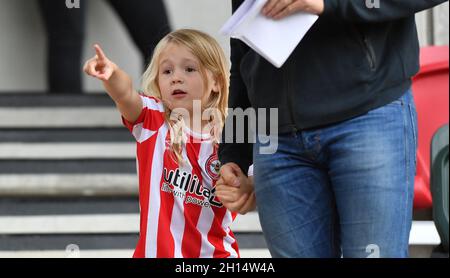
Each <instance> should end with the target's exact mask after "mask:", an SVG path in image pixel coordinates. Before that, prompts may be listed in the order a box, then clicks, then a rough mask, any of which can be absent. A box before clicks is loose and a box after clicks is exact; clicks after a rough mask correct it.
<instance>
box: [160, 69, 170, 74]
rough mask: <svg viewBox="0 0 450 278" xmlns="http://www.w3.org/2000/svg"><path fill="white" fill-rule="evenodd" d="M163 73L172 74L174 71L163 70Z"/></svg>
mask: <svg viewBox="0 0 450 278" xmlns="http://www.w3.org/2000/svg"><path fill="white" fill-rule="evenodd" d="M162 73H163V74H170V73H172V71H171V70H163V72H162Z"/></svg>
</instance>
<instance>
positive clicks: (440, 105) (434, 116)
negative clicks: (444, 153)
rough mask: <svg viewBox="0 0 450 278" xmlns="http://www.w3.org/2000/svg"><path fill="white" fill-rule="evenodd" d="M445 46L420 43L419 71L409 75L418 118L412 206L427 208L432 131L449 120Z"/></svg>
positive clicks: (447, 54)
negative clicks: (415, 170) (414, 74)
mask: <svg viewBox="0 0 450 278" xmlns="http://www.w3.org/2000/svg"><path fill="white" fill-rule="evenodd" d="M448 68H449V47H448V46H433V47H424V48H422V49H421V51H420V71H419V73H418V74H417V75H416V76H415V77H414V78H413V85H412V89H413V94H414V100H415V103H416V108H417V119H418V130H419V132H418V151H417V173H416V177H415V183H414V194H415V195H414V208H417V209H420V208H431V207H432V198H431V192H430V147H431V139H432V137H433V134H434V133H435V132H436V131H437V130H438V129H439V128H440V127H442V126H443V125H444V124H448V122H449V80H448V76H449V71H448Z"/></svg>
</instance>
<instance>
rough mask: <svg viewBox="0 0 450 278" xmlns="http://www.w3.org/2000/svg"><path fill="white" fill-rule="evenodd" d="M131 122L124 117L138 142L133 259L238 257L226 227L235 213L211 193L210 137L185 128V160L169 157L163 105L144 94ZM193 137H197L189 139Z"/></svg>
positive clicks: (214, 175) (213, 154)
mask: <svg viewBox="0 0 450 278" xmlns="http://www.w3.org/2000/svg"><path fill="white" fill-rule="evenodd" d="M141 98H142V101H143V110H142V112H141V114H140V116H139V118H138V119H137V121H136V122H135V123H130V122H128V121H126V120H125V119H123V123H124V124H125V126H126V127H127V128H128V129H129V130H130V131H131V132H132V134H133V136H134V137H135V139H136V141H137V171H138V175H139V204H140V236H139V242H138V244H137V247H136V250H135V252H134V255H133V257H135V258H143V257H146V258H199V257H201V258H227V257H228V258H236V257H239V251H238V245H237V242H236V239H235V237H234V235H233V232H232V231H231V230H230V228H229V226H230V224H231V223H232V222H233V220H234V219H235V217H236V214H235V213H231V212H230V211H229V210H227V209H226V208H225V207H224V206H223V205H222V204H221V203H220V201H219V200H218V199H217V198H216V197H215V194H214V192H215V189H214V186H215V182H216V181H217V179H218V166H219V164H218V163H219V161H218V158H217V148H216V146H215V145H214V143H213V142H212V141H211V140H210V138H208V136H205V135H201V134H198V133H194V132H192V131H186V135H187V136H189V137H190V138H189V140H188V142H187V143H186V146H185V148H183V152H182V156H183V158H184V161H185V162H184V163H183V164H182V165H179V164H178V162H177V161H176V160H174V159H173V156H172V155H171V151H170V149H169V146H170V132H169V128H168V124H167V123H166V122H165V119H164V107H163V105H162V102H160V101H159V100H158V99H156V98H152V97H147V96H142V95H141ZM193 138H196V139H197V140H195V141H194V140H193Z"/></svg>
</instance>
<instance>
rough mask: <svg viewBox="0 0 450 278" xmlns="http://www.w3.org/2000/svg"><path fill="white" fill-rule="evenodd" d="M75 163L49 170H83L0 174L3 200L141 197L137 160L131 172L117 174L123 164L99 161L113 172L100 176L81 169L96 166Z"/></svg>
mask: <svg viewBox="0 0 450 278" xmlns="http://www.w3.org/2000/svg"><path fill="white" fill-rule="evenodd" d="M74 163H76V164H75V165H73V164H71V163H69V162H67V161H64V162H61V163H60V164H55V165H54V166H55V167H54V168H52V167H49V168H48V170H51V172H54V171H58V170H65V169H61V168H57V167H56V165H58V167H60V166H61V164H63V165H66V166H67V168H68V169H69V170H70V171H72V172H73V171H74V170H79V171H78V173H75V174H70V173H69V174H52V173H49V174H20V173H19V174H0V196H2V198H5V197H6V196H10V197H30V198H39V197H45V196H47V197H49V196H50V197H51V196H53V197H56V198H58V197H64V196H72V197H73V196H77V197H82V196H136V195H137V194H138V180H137V175H136V173H135V172H136V169H135V168H136V166H135V162H134V161H133V162H129V163H127V167H128V168H129V170H130V171H129V172H130V173H120V172H115V173H114V172H113V170H115V169H116V170H117V169H120V170H122V171H123V168H121V166H123V165H121V164H120V163H119V164H117V165H116V164H112V163H104V162H103V163H100V162H99V164H100V165H102V167H103V168H105V170H108V171H109V173H108V172H106V173H104V174H102V173H98V172H101V169H99V168H96V169H93V170H94V171H95V173H88V171H83V170H84V169H85V168H83V167H81V166H85V167H88V166H89V165H95V164H92V163H86V162H84V163H83V164H81V162H74ZM1 164H2V163H1V162H0V169H2V168H1ZM86 164H87V165H86ZM122 164H123V163H122ZM128 164H130V165H128ZM18 166H20V163H18ZM40 166H42V165H40ZM48 166H51V165H48ZM108 166H110V168H108ZM75 168H78V169H75ZM80 168H81V169H80ZM36 170H37V172H44V171H43V170H47V169H42V168H38V169H36ZM0 172H1V171H0ZM133 172H134V173H133Z"/></svg>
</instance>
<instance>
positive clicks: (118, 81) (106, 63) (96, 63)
mask: <svg viewBox="0 0 450 278" xmlns="http://www.w3.org/2000/svg"><path fill="white" fill-rule="evenodd" d="M94 48H95V52H96V55H95V56H94V57H93V58H91V59H89V60H88V61H87V62H86V63H85V65H84V67H83V70H84V72H86V73H87V74H88V75H90V76H92V77H95V78H97V79H99V80H101V81H103V86H104V87H105V89H106V91H107V92H108V94H109V96H110V97H111V98H112V99H113V100H114V102H115V103H116V106H117V108H118V109H119V111H120V113H121V114H122V116H123V117H124V118H125V119H126V120H127V121H129V122H131V123H133V122H135V121H136V120H137V119H138V117H139V115H140V114H141V111H142V106H143V104H142V99H141V97H140V96H139V94H138V93H137V92H136V91H135V90H134V88H133V82H132V80H131V78H130V77H129V76H128V74H127V73H126V72H124V71H123V70H121V69H120V68H119V67H118V66H117V65H116V64H115V63H113V62H112V61H111V60H109V59H108V58H107V57H106V55H105V54H104V53H103V50H102V49H101V48H100V46H99V45H97V44H96V45H94Z"/></svg>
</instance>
